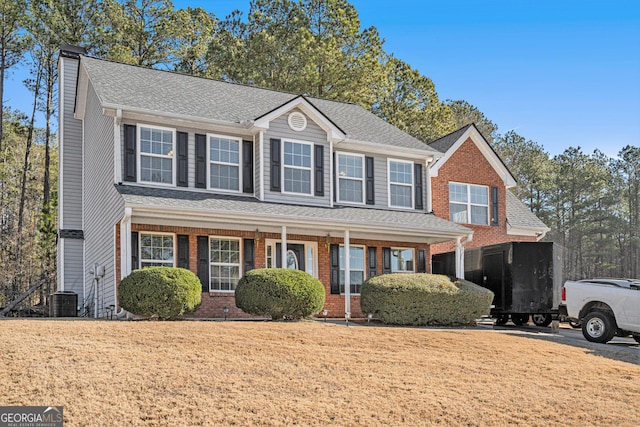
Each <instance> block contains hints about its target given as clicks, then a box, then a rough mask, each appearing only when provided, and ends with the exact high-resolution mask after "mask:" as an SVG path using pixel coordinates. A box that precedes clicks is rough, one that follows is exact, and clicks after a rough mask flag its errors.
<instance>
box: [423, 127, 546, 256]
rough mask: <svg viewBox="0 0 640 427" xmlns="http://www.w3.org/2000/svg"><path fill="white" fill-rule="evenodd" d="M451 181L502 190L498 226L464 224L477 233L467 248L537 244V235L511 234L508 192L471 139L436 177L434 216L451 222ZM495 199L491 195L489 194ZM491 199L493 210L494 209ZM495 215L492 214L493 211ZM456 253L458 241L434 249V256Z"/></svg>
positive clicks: (500, 191) (500, 192)
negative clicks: (507, 203)
mask: <svg viewBox="0 0 640 427" xmlns="http://www.w3.org/2000/svg"><path fill="white" fill-rule="evenodd" d="M449 182H459V183H464V184H477V185H485V186H488V187H489V188H491V187H498V225H474V224H464V226H465V227H467V228H470V229H472V230H473V240H472V241H471V242H470V243H469V244H468V245H466V246H465V249H473V248H479V247H483V246H489V245H494V244H498V243H505V242H516V241H517V242H535V241H536V238H535V237H533V236H514V235H509V234H507V216H506V211H507V208H506V192H507V191H509V190H507V188H506V187H505V185H504V181H503V180H502V178H501V177H500V176H499V175H498V174H497V173H496V170H495V169H494V168H493V166H491V164H489V162H488V161H487V159H486V158H485V157H484V155H483V154H482V152H481V151H480V150H479V149H478V147H477V146H476V144H475V143H474V142H473V141H472V140H471V138H468V139H467V140H466V141H465V142H464V143H463V144H462V145H461V146H460V147H459V148H458V149H457V150H456V151H455V152H454V153H453V154H452V156H451V157H450V158H449V159H448V161H447V162H446V163H445V164H443V165H442V166H441V167H440V170H439V172H438V176H437V177H432V179H431V188H432V192H433V213H434V214H435V215H437V216H439V217H440V218H444V219H447V220H448V219H449ZM489 197H491V192H489ZM491 202H492V201H491V200H489V211H490V210H491ZM489 214H491V212H489ZM453 251H455V241H451V242H446V243H440V244H436V245H432V246H431V253H432V254H440V253H446V252H453Z"/></svg>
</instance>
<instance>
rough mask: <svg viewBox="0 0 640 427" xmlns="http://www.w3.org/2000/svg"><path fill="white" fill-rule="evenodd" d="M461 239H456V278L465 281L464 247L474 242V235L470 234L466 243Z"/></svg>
mask: <svg viewBox="0 0 640 427" xmlns="http://www.w3.org/2000/svg"><path fill="white" fill-rule="evenodd" d="M461 239H462V238H461V237H457V238H456V277H458V278H459V279H464V247H465V246H466V245H467V244H468V243H470V242H471V241H472V240H473V233H469V234H468V235H467V239H466V240H465V241H464V242H461Z"/></svg>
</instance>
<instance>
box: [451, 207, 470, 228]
mask: <svg viewBox="0 0 640 427" xmlns="http://www.w3.org/2000/svg"><path fill="white" fill-rule="evenodd" d="M449 220H450V221H453V222H460V223H463V224H466V223H468V222H469V221H467V205H460V204H457V203H451V204H450V205H449Z"/></svg>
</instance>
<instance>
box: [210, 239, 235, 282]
mask: <svg viewBox="0 0 640 427" xmlns="http://www.w3.org/2000/svg"><path fill="white" fill-rule="evenodd" d="M240 262H241V260H240V239H234V238H226V237H210V238H209V263H210V266H209V290H210V291H230V292H233V291H234V290H235V289H236V285H237V284H238V280H240V273H241V269H240V265H241V264H240Z"/></svg>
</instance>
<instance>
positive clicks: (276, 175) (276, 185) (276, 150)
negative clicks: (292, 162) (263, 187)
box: [271, 138, 282, 192]
mask: <svg viewBox="0 0 640 427" xmlns="http://www.w3.org/2000/svg"><path fill="white" fill-rule="evenodd" d="M271 191H278V192H280V191H282V187H281V186H280V140H279V139H276V138H271Z"/></svg>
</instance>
